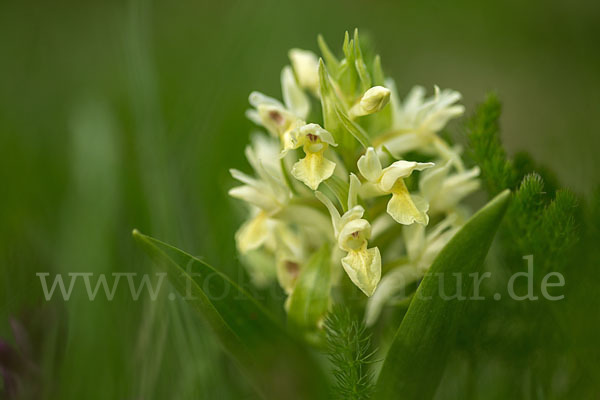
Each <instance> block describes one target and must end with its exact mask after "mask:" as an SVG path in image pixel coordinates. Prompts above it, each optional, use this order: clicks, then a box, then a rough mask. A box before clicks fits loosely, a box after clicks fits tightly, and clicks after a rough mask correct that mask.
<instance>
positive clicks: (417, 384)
mask: <svg viewBox="0 0 600 400" xmlns="http://www.w3.org/2000/svg"><path fill="white" fill-rule="evenodd" d="M509 199H510V191H508V190H505V191H503V192H502V193H500V194H499V195H498V196H496V197H495V198H494V199H492V200H491V201H490V202H489V203H488V204H487V205H486V206H485V207H483V208H482V209H481V210H479V211H478V212H477V213H476V214H475V215H474V216H473V217H471V218H470V219H469V221H467V223H466V224H465V225H464V226H463V227H462V228H461V230H460V231H459V232H458V233H457V234H456V235H455V236H454V237H453V238H452V240H450V242H449V243H448V244H447V245H446V246H445V247H444V249H443V250H442V251H441V252H440V254H439V255H438V256H437V258H436V259H435V261H434V262H433V265H432V266H431V269H430V272H429V273H428V274H427V275H426V276H425V277H424V278H423V281H422V282H421V284H420V285H419V288H418V289H417V292H416V293H415V295H414V297H413V300H412V301H411V303H410V306H409V308H408V311H407V312H406V316H405V317H404V319H403V320H402V323H401V324H400V327H399V328H398V331H397V332H396V335H395V337H394V341H393V343H392V346H391V347H390V350H389V352H388V354H387V356H386V359H385V362H384V365H383V367H382V370H381V373H380V376H379V381H378V382H377V388H376V389H377V395H376V397H375V398H379V399H391V398H397V397H398V396H401V397H402V398H403V399H431V398H433V396H434V395H435V391H436V389H437V387H438V384H439V382H440V379H441V377H442V373H443V371H444V368H445V366H446V360H447V357H448V354H449V352H450V350H451V348H452V346H453V345H454V343H456V337H457V333H458V332H457V330H458V329H457V327H458V323H459V320H464V319H468V318H469V315H468V312H467V311H468V309H466V305H467V303H468V302H469V300H457V299H453V300H448V299H447V298H446V299H444V298H442V294H441V290H444V293H445V296H451V295H453V294H456V293H457V286H458V285H457V278H456V275H453V274H460V276H461V280H460V286H459V288H460V293H461V294H462V295H463V296H465V297H467V299H468V298H469V296H470V295H471V294H472V289H473V277H472V276H469V274H472V273H475V272H481V271H482V267H483V262H484V260H485V257H486V254H487V252H488V250H489V247H490V245H491V243H492V239H493V238H494V235H495V233H496V230H497V229H498V226H499V224H500V222H501V220H502V217H503V216H504V213H505V211H506V208H507V206H508V204H509ZM440 274H443V275H440ZM440 276H442V277H444V279H443V282H441V281H442V279H440Z"/></svg>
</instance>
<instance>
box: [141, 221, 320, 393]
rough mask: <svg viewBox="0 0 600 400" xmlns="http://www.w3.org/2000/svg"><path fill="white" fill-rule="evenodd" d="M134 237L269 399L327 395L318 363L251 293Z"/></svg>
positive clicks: (146, 239) (198, 264) (195, 262)
mask: <svg viewBox="0 0 600 400" xmlns="http://www.w3.org/2000/svg"><path fill="white" fill-rule="evenodd" d="M133 236H134V238H135V239H136V240H137V241H138V242H139V243H140V244H141V245H142V246H143V248H144V249H145V250H146V252H147V253H148V254H149V255H150V256H151V257H152V259H153V260H154V261H155V262H156V263H157V264H158V265H159V266H160V267H161V268H164V270H165V271H166V272H167V274H168V277H169V280H170V281H171V283H172V284H173V285H174V286H175V288H176V289H177V290H178V291H179V292H180V293H181V294H182V296H184V299H185V300H186V301H187V302H188V303H189V304H190V305H191V306H192V307H194V308H195V309H196V310H197V311H199V312H200V314H202V315H203V316H204V317H205V319H206V320H207V321H208V323H209V324H210V326H211V327H212V329H213V331H214V332H215V334H216V335H217V336H218V337H219V339H220V341H221V343H222V344H223V347H224V348H225V350H226V351H227V352H228V353H229V354H230V355H231V356H232V357H233V358H234V359H235V360H236V361H237V363H238V364H239V366H240V367H241V368H242V370H243V371H244V372H245V373H246V374H247V375H248V376H249V378H250V380H251V381H252V382H253V384H254V385H255V387H256V389H257V391H258V392H259V393H260V394H261V395H262V396H263V397H264V398H267V399H281V398H290V396H292V398H295V399H305V398H324V397H326V394H327V391H328V389H327V383H326V380H325V378H324V374H323V373H322V372H321V369H320V368H319V365H317V364H316V362H315V360H313V358H312V357H311V355H310V354H309V353H308V352H307V351H306V349H304V348H303V347H302V345H301V344H300V342H298V341H297V339H295V338H293V337H292V336H291V335H289V334H288V333H287V331H286V330H285V329H284V327H283V326H282V325H280V324H279V323H278V322H277V321H276V320H275V319H274V318H273V317H272V316H271V315H270V314H269V313H268V312H267V311H266V310H265V309H264V308H263V307H262V306H261V305H260V304H259V303H258V302H257V301H256V300H255V299H254V298H253V297H252V296H251V295H250V294H248V293H247V292H246V291H245V290H244V289H242V288H241V287H239V286H238V285H237V284H236V283H235V282H233V281H232V280H230V279H229V278H228V277H227V276H225V275H224V274H222V273H221V272H219V271H218V270H216V269H214V268H213V267H211V266H210V265H208V264H207V263H205V262H203V261H202V260H200V259H198V258H196V257H193V256H191V255H189V254H187V253H185V252H183V251H181V250H179V249H177V248H175V247H173V246H170V245H168V244H166V243H164V242H161V241H159V240H157V239H154V238H152V237H150V236H146V235H144V234H142V233H140V232H138V231H137V230H134V231H133Z"/></svg>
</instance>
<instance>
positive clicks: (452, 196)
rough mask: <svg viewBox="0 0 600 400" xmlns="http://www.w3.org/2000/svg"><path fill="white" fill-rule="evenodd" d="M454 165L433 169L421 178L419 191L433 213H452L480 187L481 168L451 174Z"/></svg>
mask: <svg viewBox="0 0 600 400" xmlns="http://www.w3.org/2000/svg"><path fill="white" fill-rule="evenodd" d="M451 168H452V163H451V162H450V161H448V162H447V163H446V164H444V165H443V166H441V167H437V168H432V169H429V170H427V171H425V172H423V175H422V176H421V179H420V181H419V191H420V193H421V194H422V195H423V197H424V198H425V199H426V200H427V201H428V202H429V208H430V212H431V213H452V212H454V211H456V208H457V206H458V204H459V203H460V202H461V201H462V200H463V199H464V198H465V197H466V196H468V195H469V194H471V193H473V192H475V191H476V190H477V189H479V187H480V182H479V180H478V179H477V177H478V176H479V167H473V168H471V169H469V170H466V171H463V172H457V173H450V170H451Z"/></svg>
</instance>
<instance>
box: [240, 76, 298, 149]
mask: <svg viewBox="0 0 600 400" xmlns="http://www.w3.org/2000/svg"><path fill="white" fill-rule="evenodd" d="M282 75H283V76H282V80H285V81H289V77H285V75H289V74H286V73H285V69H284V73H283V74H282ZM284 93H286V91H285V90H284ZM296 95H297V93H295V92H294V91H293V90H290V91H289V92H288V94H286V95H285V97H286V98H288V101H289V102H290V104H289V105H291V106H294V105H296V106H298V107H300V109H299V110H296V111H297V112H294V111H292V110H291V109H290V108H288V107H285V106H284V105H283V104H281V102H279V101H278V100H276V99H274V98H272V97H269V96H265V95H264V94H262V93H259V92H252V93H250V97H249V101H250V104H251V105H252V106H253V107H254V109H251V110H248V111H246V116H247V117H248V118H249V119H250V120H251V121H252V122H254V123H255V124H257V125H262V126H264V127H265V128H266V129H267V131H269V133H270V134H271V135H272V136H274V137H276V138H279V141H280V143H281V145H282V146H283V147H286V146H289V143H290V140H291V133H292V131H293V130H294V129H296V128H298V127H300V126H302V125H304V124H305V122H304V118H305V117H306V115H302V112H306V113H308V111H306V109H305V107H303V106H301V105H299V104H301V103H302V102H301V101H297V100H295V99H296ZM292 99H294V100H292ZM299 114H300V115H299Z"/></svg>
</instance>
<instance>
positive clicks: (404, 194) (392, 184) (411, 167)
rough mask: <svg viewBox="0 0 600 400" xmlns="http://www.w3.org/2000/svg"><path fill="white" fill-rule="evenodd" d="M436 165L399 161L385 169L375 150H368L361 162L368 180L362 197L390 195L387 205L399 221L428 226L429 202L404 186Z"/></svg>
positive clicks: (360, 165) (361, 171)
mask: <svg viewBox="0 0 600 400" xmlns="http://www.w3.org/2000/svg"><path fill="white" fill-rule="evenodd" d="M433 166H434V164H433V163H429V162H428V163H420V162H416V161H406V160H399V161H396V162H394V163H393V164H392V165H390V166H389V167H387V168H385V169H383V168H382V166H381V161H380V160H379V157H378V156H377V153H376V152H375V149H374V148H372V147H369V148H368V149H367V151H366V153H365V155H363V156H361V157H360V159H359V160H358V170H359V171H360V173H361V174H362V176H363V177H364V178H365V179H366V180H367V182H366V183H365V184H363V185H362V188H361V194H362V196H363V197H372V196H381V195H386V194H391V195H392V198H391V199H390V201H389V202H388V204H387V213H388V214H389V215H390V216H391V217H392V218H393V219H394V220H396V222H398V223H400V224H403V225H410V224H412V223H414V222H416V223H419V224H422V225H427V224H428V223H429V216H428V215H427V210H428V208H429V205H428V204H427V201H426V200H425V199H423V198H422V197H421V196H418V195H411V194H410V193H409V191H408V189H407V187H406V184H405V183H404V178H408V177H409V176H410V175H411V174H412V172H413V171H415V170H416V171H423V170H424V169H426V168H431V167H433Z"/></svg>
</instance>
